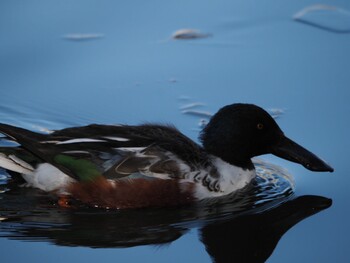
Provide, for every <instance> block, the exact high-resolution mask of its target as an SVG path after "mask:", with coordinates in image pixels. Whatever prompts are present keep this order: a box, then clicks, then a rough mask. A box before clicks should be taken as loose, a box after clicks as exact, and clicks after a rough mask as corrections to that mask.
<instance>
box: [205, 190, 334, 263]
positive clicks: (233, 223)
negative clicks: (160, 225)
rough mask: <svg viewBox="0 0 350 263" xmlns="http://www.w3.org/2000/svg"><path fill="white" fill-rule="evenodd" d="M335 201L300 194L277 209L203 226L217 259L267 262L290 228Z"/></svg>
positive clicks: (209, 246) (207, 242)
mask: <svg viewBox="0 0 350 263" xmlns="http://www.w3.org/2000/svg"><path fill="white" fill-rule="evenodd" d="M331 204H332V200H331V199H328V198H325V197H321V196H306V195H305V196H300V197H298V198H295V199H294V200H291V201H288V202H286V203H284V204H282V205H280V206H278V207H276V208H275V209H272V210H269V211H265V212H262V213H258V214H252V215H246V216H240V217H237V218H234V219H231V220H227V221H226V222H220V223H215V224H209V225H207V226H205V227H203V228H202V229H201V240H202V242H203V243H204V244H205V247H206V250H207V252H208V253H209V254H210V255H211V257H212V259H213V261H214V262H217V263H219V262H220V263H221V262H265V261H266V260H267V259H268V258H269V257H270V256H271V254H272V252H273V250H274V249H275V247H276V245H277V243H278V241H279V240H280V239H281V237H282V236H283V235H284V233H286V232H287V231H288V230H289V229H290V228H292V227H293V226H294V225H296V224H297V223H298V222H300V221H302V220H303V219H305V218H307V217H309V216H312V215H314V214H316V213H318V212H320V211H322V210H324V209H326V208H328V207H330V206H331Z"/></svg>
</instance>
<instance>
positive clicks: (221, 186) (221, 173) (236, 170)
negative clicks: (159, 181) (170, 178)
mask: <svg viewBox="0 0 350 263" xmlns="http://www.w3.org/2000/svg"><path fill="white" fill-rule="evenodd" d="M212 165H213V166H214V167H215V168H216V169H217V174H218V177H214V176H210V171H206V170H203V171H201V175H200V176H206V175H208V176H209V178H210V180H212V181H213V180H214V181H217V182H216V184H217V186H218V187H217V188H218V190H217V191H212V190H210V188H208V187H207V186H205V185H203V184H202V183H201V182H198V183H197V184H196V188H195V197H196V198H197V199H204V198H211V197H219V196H224V195H228V194H230V193H233V192H235V191H237V190H239V189H242V188H243V187H245V186H246V185H248V184H249V183H250V182H251V180H252V179H253V178H255V176H256V173H255V170H248V169H246V170H245V169H242V168H240V167H237V166H234V165H231V164H229V163H227V162H225V161H223V160H222V159H220V158H218V157H213V159H212ZM185 181H188V180H185Z"/></svg>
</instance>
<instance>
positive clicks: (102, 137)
mask: <svg viewBox="0 0 350 263" xmlns="http://www.w3.org/2000/svg"><path fill="white" fill-rule="evenodd" d="M0 133H1V134H3V137H2V138H1V140H7V141H13V142H15V143H16V146H12V147H1V148H0V167H2V168H3V169H5V170H7V171H8V172H9V173H10V174H11V175H16V176H17V175H19V176H20V177H22V178H23V179H24V181H25V185H26V186H29V187H34V188H38V189H40V190H42V191H45V192H48V193H54V194H55V196H57V203H58V204H59V205H60V206H62V207H72V206H73V205H72V202H79V203H81V204H84V205H87V206H89V207H99V208H106V209H126V208H145V207H166V206H179V205H187V204H192V203H195V202H198V201H201V200H208V199H213V198H219V197H225V196H227V195H230V194H233V193H235V192H237V191H238V190H242V189H243V190H244V188H245V187H247V186H248V185H249V184H250V183H251V182H252V181H253V179H254V178H255V177H256V172H255V167H254V164H253V162H252V158H253V157H255V156H259V155H263V154H273V155H276V156H278V157H280V158H283V159H286V160H288V161H291V162H295V163H298V164H301V165H302V166H304V167H305V168H306V169H308V170H311V171H316V172H333V171H334V169H333V168H332V167H331V166H330V165H329V164H328V163H326V162H325V161H324V160H322V159H320V158H319V157H317V156H316V155H315V154H313V153H312V152H310V151H309V150H307V149H305V148H304V147H302V146H300V145H299V144H297V143H296V142H294V141H293V140H291V139H289V138H288V137H287V136H286V135H285V134H284V132H283V131H282V130H281V128H280V127H279V126H278V124H277V123H276V121H275V120H274V119H273V118H272V117H271V116H270V115H269V113H268V112H267V111H265V110H264V109H263V108H261V107H259V106H256V105H254V104H246V103H234V104H231V105H227V106H224V107H222V108H221V109H219V111H218V112H217V113H216V114H214V115H213V116H212V117H211V119H210V120H209V122H208V124H207V125H206V126H205V127H204V128H203V130H202V131H201V132H200V135H199V141H200V142H201V144H199V143H196V142H194V141H193V140H191V139H190V138H189V137H187V136H186V135H184V134H183V133H181V132H180V131H179V130H178V129H176V128H175V127H174V126H172V125H169V124H157V123H155V124H151V123H146V124H141V125H117V124H116V125H102V124H90V125H87V126H79V127H70V128H64V129H61V130H55V131H53V132H51V133H48V134H42V133H37V132H33V131H30V130H27V129H23V128H20V127H15V126H12V125H8V124H0Z"/></svg>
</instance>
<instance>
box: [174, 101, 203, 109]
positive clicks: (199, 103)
mask: <svg viewBox="0 0 350 263" xmlns="http://www.w3.org/2000/svg"><path fill="white" fill-rule="evenodd" d="M201 106H205V104H204V103H202V102H193V103H189V104H186V105H184V106H182V107H180V110H189V109H193V108H196V107H201Z"/></svg>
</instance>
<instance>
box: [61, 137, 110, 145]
mask: <svg viewBox="0 0 350 263" xmlns="http://www.w3.org/2000/svg"><path fill="white" fill-rule="evenodd" d="M80 142H106V141H104V140H99V139H91V138H78V139H71V140H68V141H63V142H58V143H57V144H70V143H80Z"/></svg>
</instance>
